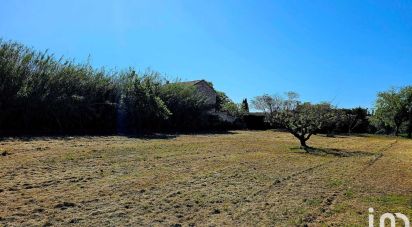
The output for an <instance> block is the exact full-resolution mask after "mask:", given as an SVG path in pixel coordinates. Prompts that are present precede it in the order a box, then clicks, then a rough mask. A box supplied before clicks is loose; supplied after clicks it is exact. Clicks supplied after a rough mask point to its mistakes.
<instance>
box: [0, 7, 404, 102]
mask: <svg viewBox="0 0 412 227" xmlns="http://www.w3.org/2000/svg"><path fill="white" fill-rule="evenodd" d="M411 12H412V1H406V0H405V1H400V0H388V1H378V0H375V1H368V0H339V1H338V0H336V1H329V0H322V1H319V0H300V1H294V0H284V1H283V0H282V1H264V0H261V1H254V0H245V1H240V0H233V1H232V0H208V1H205V0H203V1H200V0H176V1H168V0H163V1H160V0H147V1H146V0H144V1H132V0H130V1H123V0H113V1H104V0H89V1H84V0H70V1H68V0H67V1H64V0H62V1H54V0H43V1H35V0H26V1H12V0H10V1H8V0H5V1H2V4H1V7H0V37H1V38H3V39H5V40H15V41H19V42H22V43H23V44H26V45H29V46H31V47H34V48H36V49H39V50H45V49H49V50H50V52H53V53H55V54H56V55H57V56H61V55H64V56H66V57H69V58H75V59H76V60H77V61H84V60H86V59H87V58H88V56H89V55H90V56H91V60H92V64H93V65H94V66H96V67H102V66H106V67H109V68H117V69H123V68H126V67H129V66H132V67H135V68H136V69H140V70H144V69H146V68H147V67H150V68H151V69H153V70H156V71H159V72H160V73H163V74H166V75H167V76H168V77H170V78H175V77H180V78H182V79H183V80H194V79H200V78H203V79H206V80H209V81H212V82H213V83H214V85H215V87H216V88H217V89H218V90H222V91H224V92H226V93H227V94H228V95H229V97H231V98H232V99H233V100H234V101H237V102H239V101H240V100H241V99H242V98H248V99H251V98H253V97H255V96H257V95H261V94H263V93H268V94H282V93H283V92H285V91H289V90H293V91H296V92H298V93H299V94H300V95H301V98H302V99H303V100H306V101H312V102H319V101H331V102H332V103H333V104H335V105H338V106H340V107H356V106H365V107H371V106H372V105H373V102H374V100H375V97H376V93H377V92H378V91H382V90H386V89H388V88H390V87H391V86H402V85H407V84H412V13H411Z"/></svg>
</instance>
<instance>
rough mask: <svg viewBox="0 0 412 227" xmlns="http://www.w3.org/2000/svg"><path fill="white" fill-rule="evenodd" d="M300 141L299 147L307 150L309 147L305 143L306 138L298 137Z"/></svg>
mask: <svg viewBox="0 0 412 227" xmlns="http://www.w3.org/2000/svg"><path fill="white" fill-rule="evenodd" d="M299 141H300V148H301V149H303V150H305V151H307V149H308V148H309V147H308V145H306V140H305V138H299Z"/></svg>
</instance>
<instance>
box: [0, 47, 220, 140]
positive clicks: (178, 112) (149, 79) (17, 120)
mask: <svg viewBox="0 0 412 227" xmlns="http://www.w3.org/2000/svg"><path fill="white" fill-rule="evenodd" d="M226 98H227V97H226ZM227 99H228V98H227ZM205 109H206V107H205V105H204V103H203V100H202V98H201V97H199V95H197V94H195V92H194V88H189V87H185V86H182V85H177V84H176V85H165V80H164V79H163V78H162V77H161V76H160V75H159V74H158V73H156V72H153V71H146V72H143V73H136V71H135V70H133V69H128V70H125V71H121V72H119V73H117V72H111V71H107V70H105V69H97V70H96V69H94V68H93V67H92V66H91V65H90V64H89V63H85V64H76V63H74V61H72V60H65V59H63V58H60V59H58V60H56V58H55V57H54V56H53V55H52V54H49V53H48V52H47V51H44V52H38V51H35V50H32V49H30V48H27V47H25V46H23V45H21V44H18V43H13V42H4V41H2V40H0V110H1V111H0V133H13V132H16V133H21V132H24V133H31V132H35V133H37V132H47V133H49V132H58V133H94V132H95V133H102V132H110V133H112V132H115V131H116V130H117V131H120V132H133V133H139V132H146V131H152V130H158V129H161V127H165V126H168V127H172V126H173V127H176V128H187V127H191V126H192V125H193V122H196V121H198V120H199V117H200V116H201V115H202V114H203V113H204V111H205Z"/></svg>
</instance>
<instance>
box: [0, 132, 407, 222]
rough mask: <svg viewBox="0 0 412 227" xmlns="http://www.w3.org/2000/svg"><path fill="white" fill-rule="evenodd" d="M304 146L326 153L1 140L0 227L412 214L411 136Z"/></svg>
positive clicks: (263, 145) (179, 143)
mask: <svg viewBox="0 0 412 227" xmlns="http://www.w3.org/2000/svg"><path fill="white" fill-rule="evenodd" d="M309 144H310V145H311V146H315V147H317V148H321V149H322V150H323V151H319V152H317V153H314V154H308V153H305V152H303V151H302V150H300V149H299V148H298V142H297V140H295V139H294V138H293V137H292V136H291V135H289V134H287V133H282V132H272V131H263V132H262V131H233V132H230V133H226V134H210V135H180V136H176V137H174V136H164V137H159V138H150V139H141V138H128V137H120V136H119V137H117V136H113V137H112V136H110V137H65V138H44V137H42V138H30V139H24V138H19V139H3V140H2V141H0V153H3V154H4V155H0V198H1V199H0V226H1V225H5V226H9V225H10V226H14V225H16V226H21V225H30V226H31V225H37V226H38V225H44V226H52V225H53V226H54V225H68V224H72V225H79V226H84V225H88V226H101V225H112V226H114V225H116V226H118V225H132V226H136V225H153V226H171V225H174V226H179V225H180V224H181V225H183V226H214V225H215V226H222V225H230V226H233V225H244V226H253V225H259V226H261V225H263V226H266V225H272V226H273V225H276V226H295V225H306V224H307V225H309V226H311V225H313V226H318V225H320V226H322V225H339V226H342V225H350V226H352V225H359V226H367V224H368V222H367V220H368V219H367V218H368V208H369V207H373V208H375V216H376V217H379V216H380V215H381V214H382V213H385V212H401V213H404V214H405V215H407V216H408V217H409V218H412V140H407V139H402V138H395V137H376V136H366V135H365V136H363V135H362V136H337V137H335V138H329V137H324V136H314V137H313V138H312V139H311V140H310V141H309ZM376 219H378V218H376ZM376 221H377V220H376Z"/></svg>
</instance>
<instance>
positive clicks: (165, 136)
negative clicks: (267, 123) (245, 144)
mask: <svg viewBox="0 0 412 227" xmlns="http://www.w3.org/2000/svg"><path fill="white" fill-rule="evenodd" d="M232 134H238V133H237V132H233V131H200V132H175V133H173V132H164V133H137V134H132V133H124V134H121V133H117V134H116V133H112V134H67V135H65V134H33V135H29V134H28V135H10V136H6V135H1V136H0V141H7V140H19V141H23V142H30V141H34V140H65V141H70V140H75V139H78V138H89V139H92V138H93V137H110V136H123V137H127V138H136V139H145V140H151V139H164V140H168V139H175V138H177V137H179V136H182V135H192V136H196V135H205V136H208V135H210V136H212V135H232Z"/></svg>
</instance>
